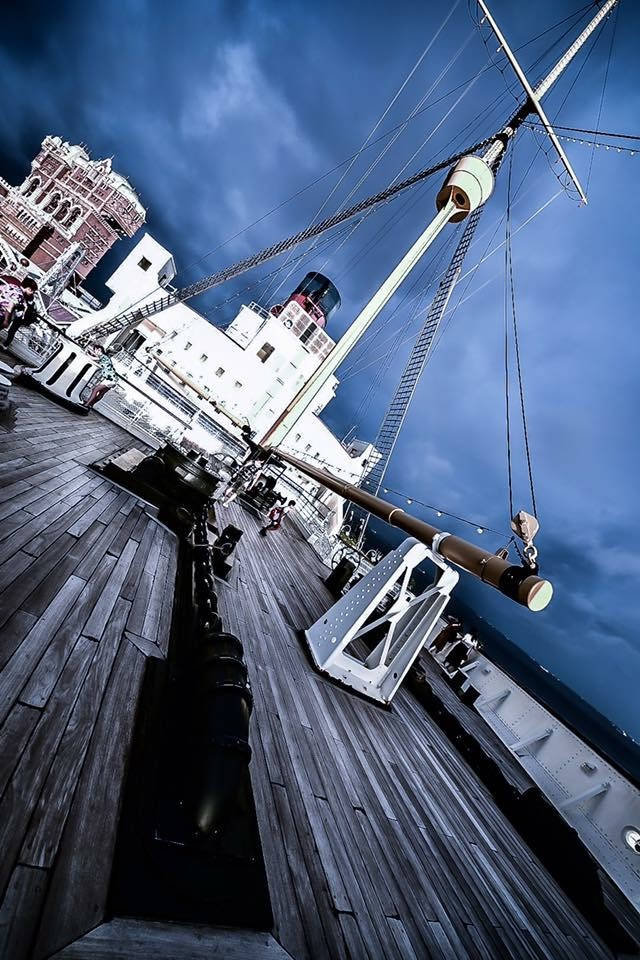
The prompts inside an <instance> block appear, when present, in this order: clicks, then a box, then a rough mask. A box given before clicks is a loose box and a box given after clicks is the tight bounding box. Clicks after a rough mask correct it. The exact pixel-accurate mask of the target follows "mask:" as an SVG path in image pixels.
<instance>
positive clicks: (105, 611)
mask: <svg viewBox="0 0 640 960" xmlns="http://www.w3.org/2000/svg"><path fill="white" fill-rule="evenodd" d="M137 549H138V544H137V543H136V542H135V540H130V541H129V543H128V544H127V545H126V547H125V548H124V550H123V551H122V554H121V555H120V556H119V557H118V559H117V560H116V564H115V566H114V568H113V570H112V571H111V575H110V577H109V579H108V580H107V582H106V583H105V585H104V588H103V590H102V593H101V594H100V596H99V598H98V600H97V602H96V605H95V607H94V608H93V610H92V612H91V616H90V617H89V619H88V620H87V622H86V624H85V627H84V635H85V636H87V637H93V638H94V639H95V640H99V639H100V637H101V636H102V634H103V632H104V630H105V629H106V627H107V624H108V622H109V618H110V617H111V613H112V611H113V609H114V607H115V605H116V602H117V600H118V597H119V595H120V589H121V587H122V584H123V583H124V579H125V577H126V575H127V573H128V572H129V567H130V566H131V561H132V560H133V558H134V556H135V553H136V550H137ZM128 615H129V607H127V616H128Z"/></svg>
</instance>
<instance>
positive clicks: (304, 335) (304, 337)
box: [300, 323, 318, 343]
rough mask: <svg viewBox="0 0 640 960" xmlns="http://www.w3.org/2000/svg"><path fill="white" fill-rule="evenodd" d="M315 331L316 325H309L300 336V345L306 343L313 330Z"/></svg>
mask: <svg viewBox="0 0 640 960" xmlns="http://www.w3.org/2000/svg"><path fill="white" fill-rule="evenodd" d="M317 329H318V325H317V324H316V323H310V324H309V326H308V327H307V329H306V330H305V331H304V332H303V333H302V334H301V335H300V343H308V342H309V340H311V337H312V336H313V332H314V330H317Z"/></svg>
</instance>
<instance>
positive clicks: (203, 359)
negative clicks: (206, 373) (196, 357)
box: [200, 353, 209, 363]
mask: <svg viewBox="0 0 640 960" xmlns="http://www.w3.org/2000/svg"><path fill="white" fill-rule="evenodd" d="M208 359H209V358H208V357H207V355H206V353H202V354H201V355H200V361H201V362H202V363H206V362H207V360H208Z"/></svg>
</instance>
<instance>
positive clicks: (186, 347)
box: [184, 340, 193, 350]
mask: <svg viewBox="0 0 640 960" xmlns="http://www.w3.org/2000/svg"><path fill="white" fill-rule="evenodd" d="M192 346H193V344H192V343H191V341H190V340H187V342H186V343H185V345H184V349H185V350H191V347H192Z"/></svg>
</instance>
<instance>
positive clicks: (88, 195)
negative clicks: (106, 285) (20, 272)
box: [0, 136, 146, 281]
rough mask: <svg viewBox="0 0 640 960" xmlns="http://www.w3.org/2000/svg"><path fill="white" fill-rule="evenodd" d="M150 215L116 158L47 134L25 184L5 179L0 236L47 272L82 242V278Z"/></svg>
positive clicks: (0, 201)
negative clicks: (113, 163)
mask: <svg viewBox="0 0 640 960" xmlns="http://www.w3.org/2000/svg"><path fill="white" fill-rule="evenodd" d="M145 214H146V211H145V209H144V207H143V206H142V204H141V203H140V200H139V199H138V197H137V195H136V193H135V191H134V190H133V188H132V187H131V185H130V184H129V183H128V182H127V181H126V180H125V178H124V177H122V176H121V175H120V174H119V173H116V171H115V170H113V169H112V167H111V160H109V159H107V160H92V159H91V158H90V157H89V154H88V153H87V151H86V149H85V148H84V147H82V146H72V145H71V144H69V143H66V142H65V141H63V140H61V139H60V137H50V136H49V137H45V139H44V140H43V141H42V147H41V149H40V152H39V153H38V156H37V157H36V158H35V160H33V161H32V163H31V171H30V173H29V175H28V176H27V177H26V178H25V179H24V181H23V182H22V183H21V184H20V186H18V187H12V186H10V185H9V184H8V183H7V182H6V181H5V180H2V179H0V237H1V238H2V239H4V240H5V241H6V242H7V243H8V244H9V245H10V246H11V247H12V248H13V249H14V250H16V251H17V252H18V253H19V254H22V256H23V257H26V258H28V259H29V260H30V261H31V263H33V264H35V265H36V266H37V267H39V268H40V269H41V270H43V271H45V272H46V271H48V270H50V269H51V267H53V265H54V264H55V263H56V262H58V261H59V259H60V257H61V255H62V254H64V253H65V251H67V250H68V249H69V247H71V246H72V244H81V245H82V248H83V256H82V259H81V260H80V262H79V263H78V264H77V266H76V268H75V279H76V280H77V281H78V280H83V279H84V278H85V277H86V276H87V274H88V273H89V272H90V271H91V270H92V269H93V267H94V266H95V265H96V264H97V263H98V261H99V260H100V259H101V258H102V257H103V256H104V254H105V253H106V252H107V250H109V248H110V247H111V246H112V245H113V244H114V243H115V241H116V240H117V239H118V238H119V237H125V236H126V237H132V236H133V235H134V234H135V233H136V231H137V230H138V229H139V228H140V227H141V226H142V224H143V223H144V220H145Z"/></svg>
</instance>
